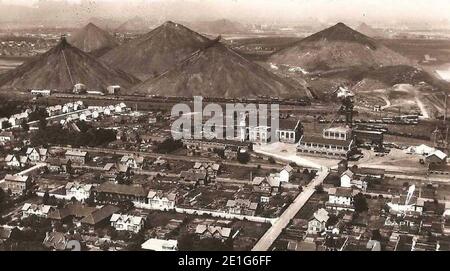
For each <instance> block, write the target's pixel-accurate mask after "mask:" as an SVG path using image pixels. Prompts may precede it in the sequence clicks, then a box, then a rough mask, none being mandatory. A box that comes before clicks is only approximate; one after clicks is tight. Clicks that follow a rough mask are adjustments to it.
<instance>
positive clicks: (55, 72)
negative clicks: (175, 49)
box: [0, 38, 140, 91]
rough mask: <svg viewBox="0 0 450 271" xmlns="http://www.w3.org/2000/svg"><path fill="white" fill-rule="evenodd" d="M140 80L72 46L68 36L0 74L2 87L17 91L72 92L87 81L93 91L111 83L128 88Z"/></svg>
mask: <svg viewBox="0 0 450 271" xmlns="http://www.w3.org/2000/svg"><path fill="white" fill-rule="evenodd" d="M139 82H140V81H139V80H138V79H136V78H135V77H133V76H131V75H128V74H126V73H125V72H123V71H120V70H116V69H113V68H110V67H109V66H107V65H106V64H104V63H102V62H100V61H98V60H96V59H95V58H94V57H93V56H91V55H89V54H87V53H85V52H83V51H81V50H80V49H78V48H76V47H74V46H72V45H70V44H69V43H68V42H67V41H66V39H65V38H63V39H62V40H61V42H60V43H59V44H58V45H57V46H55V47H54V48H52V49H51V50H49V51H48V52H46V53H44V54H42V55H40V56H39V57H37V58H34V59H33V60H31V61H29V62H26V63H24V64H22V65H21V66H19V67H17V68H16V69H14V70H12V71H10V72H7V73H5V74H2V75H0V88H2V89H17V90H27V89H57V90H59V91H71V90H72V88H73V85H74V84H76V83H82V84H85V85H86V86H87V87H88V89H90V90H104V89H106V87H108V86H110V85H120V86H122V87H123V88H125V89H127V88H129V87H131V86H132V85H134V84H136V83H139Z"/></svg>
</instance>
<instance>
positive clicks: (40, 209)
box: [22, 203, 56, 218]
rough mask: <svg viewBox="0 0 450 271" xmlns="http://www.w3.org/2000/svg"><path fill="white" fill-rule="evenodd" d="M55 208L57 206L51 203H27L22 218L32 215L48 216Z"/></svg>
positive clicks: (23, 208)
mask: <svg viewBox="0 0 450 271" xmlns="http://www.w3.org/2000/svg"><path fill="white" fill-rule="evenodd" d="M55 210H56V208H55V207H54V206H50V205H44V204H41V205H38V204H31V203H25V204H24V205H23V207H22V218H26V217H29V216H31V215H35V216H37V217H41V218H47V217H48V214H49V213H50V212H52V211H55Z"/></svg>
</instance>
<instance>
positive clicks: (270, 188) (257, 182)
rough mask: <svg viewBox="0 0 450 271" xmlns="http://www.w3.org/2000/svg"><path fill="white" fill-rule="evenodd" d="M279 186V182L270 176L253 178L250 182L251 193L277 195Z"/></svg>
mask: <svg viewBox="0 0 450 271" xmlns="http://www.w3.org/2000/svg"><path fill="white" fill-rule="evenodd" d="M280 185H281V183H280V180H279V179H278V178H274V177H272V176H266V177H255V178H253V181H252V186H253V191H255V192H257V193H267V194H273V193H278V191H279V190H280Z"/></svg>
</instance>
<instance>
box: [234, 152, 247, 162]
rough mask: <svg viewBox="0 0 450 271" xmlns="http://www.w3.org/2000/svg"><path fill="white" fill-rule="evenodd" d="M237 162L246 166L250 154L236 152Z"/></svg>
mask: <svg viewBox="0 0 450 271" xmlns="http://www.w3.org/2000/svg"><path fill="white" fill-rule="evenodd" d="M237 160H238V161H239V163H241V164H247V163H248V162H250V154H248V152H238V155H237Z"/></svg>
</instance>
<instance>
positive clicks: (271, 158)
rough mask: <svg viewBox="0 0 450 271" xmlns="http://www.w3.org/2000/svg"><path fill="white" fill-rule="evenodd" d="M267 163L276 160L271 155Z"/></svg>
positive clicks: (273, 162) (272, 162)
mask: <svg viewBox="0 0 450 271" xmlns="http://www.w3.org/2000/svg"><path fill="white" fill-rule="evenodd" d="M268 161H269V163H271V164H275V163H276V161H275V159H274V158H273V157H269V160H268Z"/></svg>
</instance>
